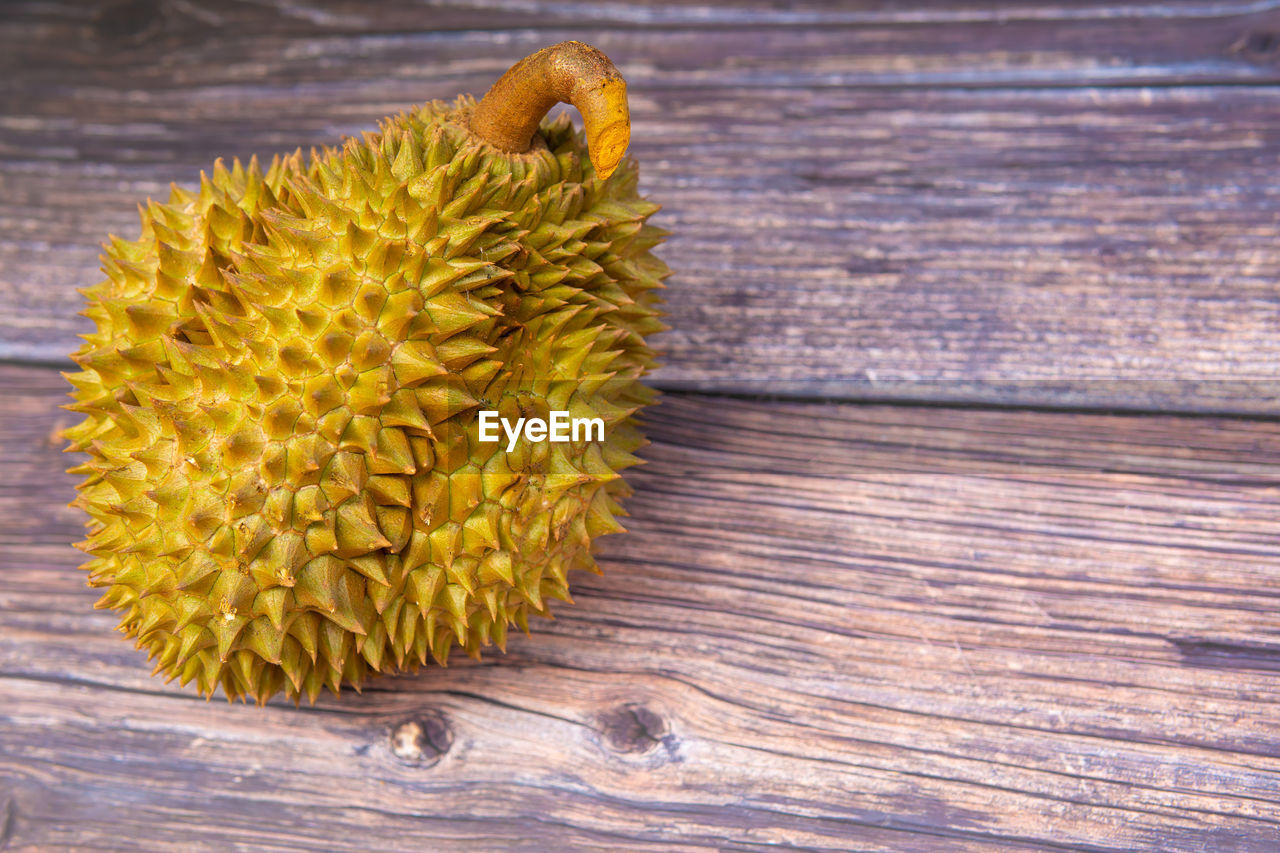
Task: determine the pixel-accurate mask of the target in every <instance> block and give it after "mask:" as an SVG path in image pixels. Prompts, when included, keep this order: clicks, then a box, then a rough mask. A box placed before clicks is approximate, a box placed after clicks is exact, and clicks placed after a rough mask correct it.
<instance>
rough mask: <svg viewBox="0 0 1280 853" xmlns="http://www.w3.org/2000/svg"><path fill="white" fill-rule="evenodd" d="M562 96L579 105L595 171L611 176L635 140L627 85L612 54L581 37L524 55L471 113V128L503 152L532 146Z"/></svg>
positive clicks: (601, 174)
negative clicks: (578, 39) (632, 132)
mask: <svg viewBox="0 0 1280 853" xmlns="http://www.w3.org/2000/svg"><path fill="white" fill-rule="evenodd" d="M561 101H564V102H566V103H569V104H572V105H573V106H575V107H577V108H578V112H580V113H582V122H583V124H584V125H585V126H586V131H587V150H588V152H589V154H590V157H591V164H592V165H593V166H595V169H596V174H597V175H598V176H599V177H600V178H601V179H604V178H607V177H609V176H610V175H611V174H613V171H614V169H616V168H618V164H619V163H620V162H622V155H623V154H625V153H626V151H627V144H628V143H629V142H630V141H631V117H630V115H629V113H628V112H627V84H626V83H625V82H624V81H623V79H622V75H621V74H619V73H618V69H617V68H615V67H614V64H613V63H612V62H610V61H609V57H607V56H605V55H604V54H603V53H601V52H600V51H598V50H596V49H595V48H594V47H591V46H590V45H587V44H583V43H582V42H580V41H563V42H560V44H555V45H552V46H551V47H546V48H543V49H542V50H540V51H538V52H537V53H534V54H531V55H530V56H526V57H525V58H524V59H522V60H520V61H519V62H517V63H516V64H515V65H513V66H511V68H510V69H509V70H508V71H507V73H506V74H503V75H502V77H501V79H499V80H498V82H497V83H494V84H493V87H492V88H491V89H489V92H488V93H487V94H486V95H485V96H484V98H482V99H481V100H480V103H478V104H476V107H475V110H474V111H473V112H472V113H471V131H472V132H473V133H475V134H476V135H477V136H479V137H480V138H481V139H483V140H484V141H485V142H488V143H489V144H490V145H493V146H494V147H495V148H499V149H501V150H503V151H510V152H523V151H528V150H529V145H530V143H531V142H532V141H533V134H534V133H536V132H537V130H538V124H539V123H540V122H541V121H542V118H543V116H545V115H546V114H547V111H548V110H550V109H551V108H552V107H553V106H555V105H556V104H558V103H560V102H561Z"/></svg>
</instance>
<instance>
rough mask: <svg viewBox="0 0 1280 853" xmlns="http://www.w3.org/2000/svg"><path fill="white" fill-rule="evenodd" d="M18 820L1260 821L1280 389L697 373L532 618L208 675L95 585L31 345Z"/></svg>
mask: <svg viewBox="0 0 1280 853" xmlns="http://www.w3.org/2000/svg"><path fill="white" fill-rule="evenodd" d="M0 387H2V388H3V389H4V391H5V393H4V400H5V404H4V407H3V412H0V465H3V470H4V471H5V473H6V476H5V477H4V478H2V479H0V548H2V549H3V551H4V553H5V555H6V560H5V569H4V571H3V572H0V827H3V830H0V833H2V834H0V838H2V839H3V843H4V845H7V847H6V849H14V850H43V849H78V848H90V847H92V848H93V849H124V848H126V847H127V848H129V849H142V850H167V849H174V848H175V846H182V847H184V849H207V850H214V849H220V850H221V849H227V848H228V847H229V846H231V847H236V848H243V849H248V848H252V849H255V850H301V849H314V848H316V847H317V846H322V847H324V848H325V849H333V850H352V851H357V850H360V851H363V850H368V849H379V850H420V849H429V848H431V847H433V846H445V847H447V848H448V849H486V850H488V849H528V850H545V849H584V850H586V849H606V848H608V849H614V850H617V849H626V850H681V851H688V850H711V849H753V850H754V849H764V848H766V847H769V846H771V845H772V846H776V845H786V846H788V847H789V848H792V849H795V848H802V849H813V850H844V849H859V850H894V851H977V850H990V849H1001V850H1054V849H1056V850H1064V849H1070V850H1092V851H1128V850H1135V849H1161V850H1208V849H1212V850H1244V851H1262V850H1267V849H1271V847H1272V846H1273V845H1274V841H1275V839H1276V838H1277V837H1280V823H1278V822H1277V813H1278V812H1277V805H1278V804H1280V726H1277V725H1276V719H1277V712H1278V711H1280V679H1277V670H1280V614H1278V613H1277V603H1278V601H1280V572H1278V571H1277V568H1280V540H1277V537H1276V535H1275V506H1276V502H1277V498H1280V426H1277V424H1275V423H1270V422H1264V421H1247V420H1229V419H1219V418H1178V417H1165V416H1159V417H1157V416H1102V415H1082V414H1069V413H1056V414H1055V413H1036V412H999V411H980V410H962V409H941V408H904V407H885V406H854V405H828V404H796V403H791V404H782V403H774V404H764V403H753V402H746V401H732V400H725V399H712V398H700V397H696V396H684V395H668V396H667V397H666V398H665V401H664V402H663V403H662V404H661V405H660V406H659V407H657V408H656V409H654V410H653V411H652V413H651V415H650V417H649V422H650V433H651V436H652V438H653V440H654V443H653V445H652V446H651V447H650V448H648V449H647V450H646V451H645V453H644V455H645V456H646V458H647V459H648V460H649V463H650V464H648V465H647V466H645V467H643V468H641V469H636V470H635V471H634V472H633V473H632V474H631V475H630V479H631V480H632V481H633V483H634V485H635V486H636V488H637V493H636V495H635V496H634V498H633V499H632V500H631V502H630V504H629V507H630V509H631V511H632V518H631V519H630V520H629V527H630V528H631V530H630V532H629V533H627V534H625V535H621V536H616V537H611V538H610V539H606V540H605V544H604V547H603V548H602V556H603V561H604V564H605V566H606V573H605V574H604V575H603V576H602V577H594V576H591V577H585V578H583V577H578V578H575V580H574V583H575V586H574V590H575V597H576V599H577V603H576V605H574V606H572V607H569V606H564V607H560V608H558V610H557V615H558V618H557V620H556V621H554V622H550V623H543V624H539V625H537V626H536V627H535V630H534V632H533V634H532V635H531V636H529V637H517V638H515V639H514V641H513V642H512V643H511V648H510V651H509V653H508V654H507V655H505V656H498V655H492V656H487V657H486V659H485V660H484V661H483V662H481V663H474V662H471V661H467V660H465V659H463V660H459V661H456V662H455V664H454V665H452V666H450V667H449V668H448V669H447V670H439V669H432V670H424V671H423V672H421V673H419V674H418V675H416V676H405V677H399V678H394V679H385V680H382V681H378V682H374V684H373V685H372V686H371V687H370V688H369V689H367V690H366V691H365V693H364V694H363V695H359V696H357V695H344V696H343V697H341V698H340V699H332V698H329V699H324V700H322V702H321V703H320V704H319V705H317V706H316V707H315V708H303V709H301V710H298V709H294V708H292V707H291V706H287V705H278V704H273V705H271V706H269V707H267V708H266V709H263V710H259V709H254V708H250V707H243V706H234V707H231V706H227V705H225V704H223V703H219V702H215V703H212V704H206V703H204V702H202V701H200V700H198V699H196V698H194V697H193V696H191V695H190V694H188V693H186V692H184V691H182V690H179V689H176V688H172V687H166V686H163V685H161V684H160V683H158V682H157V681H154V680H152V679H150V678H148V676H147V674H146V666H145V664H144V662H143V661H142V658H141V655H140V654H139V653H137V652H134V651H132V650H131V649H130V647H129V646H128V644H126V643H124V642H121V641H120V640H119V638H118V637H116V636H113V635H112V633H111V627H112V624H113V620H112V618H111V617H110V616H109V615H107V614H103V613H100V612H96V611H93V610H92V609H91V604H92V602H93V600H94V597H95V594H94V592H93V591H91V590H89V589H87V588H85V587H84V586H83V581H82V578H81V576H80V574H79V573H78V572H77V571H76V570H75V568H74V566H75V564H76V562H77V557H78V556H79V555H78V554H77V553H76V552H74V551H72V550H71V549H70V547H69V543H70V542H71V541H72V540H74V539H75V538H77V536H78V535H79V529H78V528H79V522H80V519H79V518H78V517H77V515H76V514H75V513H74V512H73V511H72V510H70V509H67V508H66V507H65V503H66V501H67V500H68V499H69V498H70V495H71V488H70V482H69V479H68V478H66V477H63V476H59V475H58V474H57V473H56V471H57V470H58V469H59V468H60V467H61V466H62V465H63V464H64V463H65V461H66V457H61V458H60V457H59V455H58V451H57V448H56V446H55V445H54V444H53V443H51V440H50V435H51V433H52V431H53V430H54V428H55V426H56V425H57V422H58V421H59V420H60V419H62V418H64V417H65V414H64V413H59V412H58V410H57V409H56V408H55V406H56V404H57V403H59V402H61V395H62V390H63V389H62V387H61V382H60V380H59V378H58V377H57V376H56V374H54V373H53V372H52V371H46V370H39V369H35V368H13V367H4V368H0Z"/></svg>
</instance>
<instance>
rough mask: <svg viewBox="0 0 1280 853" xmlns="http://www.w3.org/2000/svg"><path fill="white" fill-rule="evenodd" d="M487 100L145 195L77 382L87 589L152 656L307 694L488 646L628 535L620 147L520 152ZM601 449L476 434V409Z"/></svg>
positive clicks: (549, 134)
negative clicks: (624, 518)
mask: <svg viewBox="0 0 1280 853" xmlns="http://www.w3.org/2000/svg"><path fill="white" fill-rule="evenodd" d="M473 106H474V102H473V101H472V100H471V99H469V98H462V99H459V100H458V101H457V102H455V103H453V104H445V103H441V102H435V103H431V104H428V105H425V106H423V107H421V108H419V109H416V110H414V111H411V112H409V113H406V114H403V115H401V116H398V117H396V118H394V119H389V120H387V121H386V122H384V124H383V126H382V127H381V130H380V132H379V133H376V134H373V133H371V134H366V135H365V136H364V137H363V138H361V139H352V140H348V141H347V143H346V144H345V145H344V146H343V147H341V148H338V149H332V150H325V151H322V152H314V151H313V152H312V154H311V156H310V157H306V156H304V155H303V154H302V153H301V152H298V153H295V154H293V155H291V156H288V157H284V158H277V159H276V160H275V161H274V162H273V163H272V164H271V166H270V167H269V168H267V169H266V170H265V171H262V170H260V169H259V167H258V166H257V164H256V162H253V161H251V162H250V163H249V164H248V165H247V166H242V165H241V164H240V163H239V162H236V163H234V164H233V165H232V167H231V168H229V169H228V168H225V167H224V166H223V165H222V164H221V163H218V164H217V165H215V167H214V168H213V171H212V174H211V175H209V176H207V177H206V176H203V175H202V179H201V184H200V188H199V190H198V191H186V190H183V189H179V188H177V187H175V188H174V189H173V191H172V194H171V196H170V198H169V201H168V203H166V204H161V203H156V202H151V203H148V204H147V205H146V206H145V207H143V208H142V209H141V215H142V234H141V237H140V238H139V239H137V240H134V241H131V242H130V241H124V240H120V239H117V238H112V239H111V241H110V242H109V244H108V245H107V247H106V254H105V256H104V271H105V273H106V275H107V279H106V280H105V281H103V282H101V283H100V284H98V285H95V286H93V287H91V288H88V289H87V290H86V291H85V294H86V296H87V298H88V308H87V310H86V312H85V313H86V315H87V316H88V317H89V318H91V319H92V320H93V321H94V323H95V324H96V331H94V332H93V333H91V334H89V335H86V336H85V343H84V345H83V346H82V347H81V348H80V349H79V351H78V352H76V353H75V355H74V356H73V357H74V358H75V360H76V362H77V363H78V364H79V366H80V367H81V370H80V371H79V372H77V373H74V374H69V375H68V378H69V380H70V381H71V383H72V384H73V385H74V389H75V390H74V394H73V396H74V399H75V403H74V404H73V405H72V406H71V408H72V409H74V410H75V411H77V412H81V413H83V414H84V416H85V419H84V420H83V422H81V423H80V424H79V425H77V426H75V427H73V428H71V429H69V430H67V431H66V433H65V434H66V436H67V438H68V440H69V441H70V442H71V449H73V450H77V451H83V452H84V453H86V454H87V455H88V459H87V461H86V462H84V463H83V464H81V465H79V466H77V467H75V468H73V469H72V470H73V471H74V472H76V473H79V474H81V475H83V478H84V479H83V481H82V482H81V483H80V484H79V495H78V498H77V500H76V505H78V506H80V507H82V508H83V509H84V510H85V511H87V512H88V513H89V515H90V517H91V520H90V523H89V533H88V537H87V541H85V542H84V543H83V544H82V545H81V547H82V548H83V550H85V551H86V552H87V553H88V554H89V555H91V559H90V560H89V562H88V564H87V565H86V566H85V568H86V569H87V570H88V572H89V581H90V583H91V584H92V585H93V586H97V587H101V588H103V589H105V594H104V595H103V596H102V599H101V601H100V602H99V606H100V607H106V608H111V609H113V610H116V611H118V612H119V613H120V614H121V615H122V619H121V623H120V629H121V630H122V631H123V632H124V633H125V634H127V635H128V636H130V637H132V638H135V639H136V641H137V644H138V646H139V647H141V648H143V649H145V650H146V651H147V652H148V654H149V655H150V657H151V658H153V659H154V661H155V664H156V671H157V672H158V673H162V674H164V675H165V676H167V677H168V678H176V679H178V680H179V681H180V682H181V683H183V684H186V683H188V682H194V683H195V685H196V687H197V688H198V690H199V691H200V692H201V693H202V694H205V695H211V694H212V693H214V692H215V690H216V689H217V688H218V687H219V686H221V688H222V690H223V691H224V693H225V694H226V695H227V697H228V698H236V697H252V698H253V699H255V700H257V701H259V702H262V701H266V699H268V698H269V697H270V696H272V695H273V694H275V693H277V692H279V691H283V692H285V693H286V694H287V695H288V696H290V697H292V698H293V699H295V700H298V699H299V698H300V697H301V696H304V695H305V696H306V697H308V699H310V700H311V701H315V699H316V697H317V696H318V694H319V693H320V691H321V690H322V688H324V687H328V688H329V689H331V690H332V691H334V692H335V693H336V692H337V691H338V690H339V687H340V686H341V685H342V684H344V683H347V684H352V685H357V686H358V685H359V684H360V683H361V682H363V681H364V680H365V679H366V678H368V677H369V676H370V675H371V674H374V673H378V672H389V671H397V670H404V669H409V670H412V669H416V668H417V666H418V665H419V664H422V663H425V662H426V661H427V660H428V659H430V658H434V659H435V660H436V661H439V662H440V663H444V662H445V661H446V658H447V656H448V654H449V651H450V648H451V647H452V646H453V644H454V643H457V644H458V645H460V646H461V647H462V648H463V649H465V650H466V651H467V652H469V653H471V654H477V653H478V651H479V650H480V648H481V647H483V646H485V645H487V644H489V643H491V642H492V643H496V644H497V645H498V646H503V644H504V641H505V637H506V632H507V626H508V624H515V625H518V626H519V627H521V628H522V629H527V619H528V617H529V616H530V615H534V614H536V615H544V616H545V615H548V609H547V602H548V600H549V599H553V598H559V599H566V600H567V599H568V585H567V579H566V573H567V572H568V571H569V570H571V569H594V567H595V564H594V561H593V559H592V557H591V554H590V550H589V549H590V545H591V541H592V539H593V538H594V537H596V536H598V535H600V534H604V533H609V532H611V531H615V530H618V529H620V527H619V525H618V523H617V522H616V521H615V516H616V515H618V514H619V513H620V507H619V505H618V499H619V498H620V497H622V496H624V495H625V493H626V487H625V485H624V484H623V482H622V480H621V479H620V478H619V474H618V472H619V471H621V470H623V469H624V468H626V467H628V466H629V465H632V464H634V463H635V462H636V459H635V457H634V456H633V455H632V454H633V452H634V451H635V450H637V449H638V448H639V447H640V446H641V445H642V444H643V439H642V437H641V435H640V433H639V432H638V431H637V429H636V428H635V425H634V423H633V421H634V417H633V416H634V414H635V412H636V411H637V410H638V409H639V408H640V407H641V406H643V405H644V404H645V403H647V402H649V401H650V399H651V392H650V391H649V390H648V389H647V388H646V387H645V386H644V385H642V384H640V383H639V382H638V381H637V380H639V378H640V377H641V376H642V375H643V374H644V373H645V372H646V371H647V370H648V369H650V367H651V366H652V364H653V353H652V351H651V349H650V347H649V346H648V345H647V343H646V341H645V337H646V336H647V335H648V334H650V333H652V332H654V331H656V330H658V329H659V328H661V324H660V322H659V320H658V317H657V313H658V312H657V294H656V289H657V288H659V287H660V286H661V285H660V283H661V279H662V278H663V277H664V276H665V274H666V268H665V267H664V265H663V264H662V263H661V262H660V261H658V260H656V259H655V258H654V257H653V256H652V255H651V254H650V251H649V250H650V249H651V248H652V247H653V246H654V245H655V244H656V243H657V242H658V241H659V240H660V238H661V236H662V232H661V231H660V230H659V229H656V228H654V227H652V226H650V225H648V224H646V219H647V218H648V217H649V216H650V215H651V214H652V213H653V212H654V211H655V210H656V209H657V206H656V205H654V204H651V203H649V202H646V201H644V200H643V199H641V198H640V197H639V196H638V195H637V192H636V177H637V170H636V167H635V164H634V162H633V161H631V160H629V159H628V160H625V161H623V164H622V166H621V167H620V168H619V169H618V171H617V172H616V173H615V174H614V175H612V176H611V177H610V178H609V179H608V180H603V181H602V180H599V179H598V178H597V177H596V175H595V173H594V171H593V169H592V166H591V163H590V161H589V159H588V157H587V152H586V149H585V145H584V141H583V139H582V137H581V135H580V134H578V133H577V132H575V131H574V129H573V127H572V125H571V124H570V123H569V121H568V120H567V119H565V118H563V117H562V118H561V119H560V120H558V121H551V122H544V123H543V125H542V131H541V137H542V140H544V141H540V140H535V144H534V147H533V148H532V150H530V151H529V152H527V153H521V154H508V153H504V152H501V151H497V150H496V149H494V148H493V147H491V146H489V145H487V144H486V143H484V142H482V141H480V140H479V139H477V138H476V137H475V136H474V135H473V134H471V133H470V132H469V130H468V128H467V123H466V117H467V115H468V112H469V110H471V109H472V108H473ZM481 408H492V409H497V410H499V411H500V412H501V413H502V414H503V415H504V416H506V417H508V418H510V419H512V420H513V421H514V420H515V419H516V418H517V417H520V416H522V415H523V416H535V415H536V416H541V417H544V418H545V417H546V416H547V415H548V413H549V411H550V410H553V409H559V410H568V411H570V413H571V414H572V415H573V416H574V417H600V418H603V419H604V421H605V423H606V438H605V440H604V441H603V442H586V441H582V442H575V443H571V444H554V443H527V442H524V441H521V442H520V443H519V444H518V446H517V448H516V450H515V451H514V452H512V453H510V454H508V453H507V452H506V442H505V439H504V440H503V441H502V442H500V443H496V444H495V443H482V442H480V441H478V429H477V417H476V415H477V412H478V410H479V409H481Z"/></svg>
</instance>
